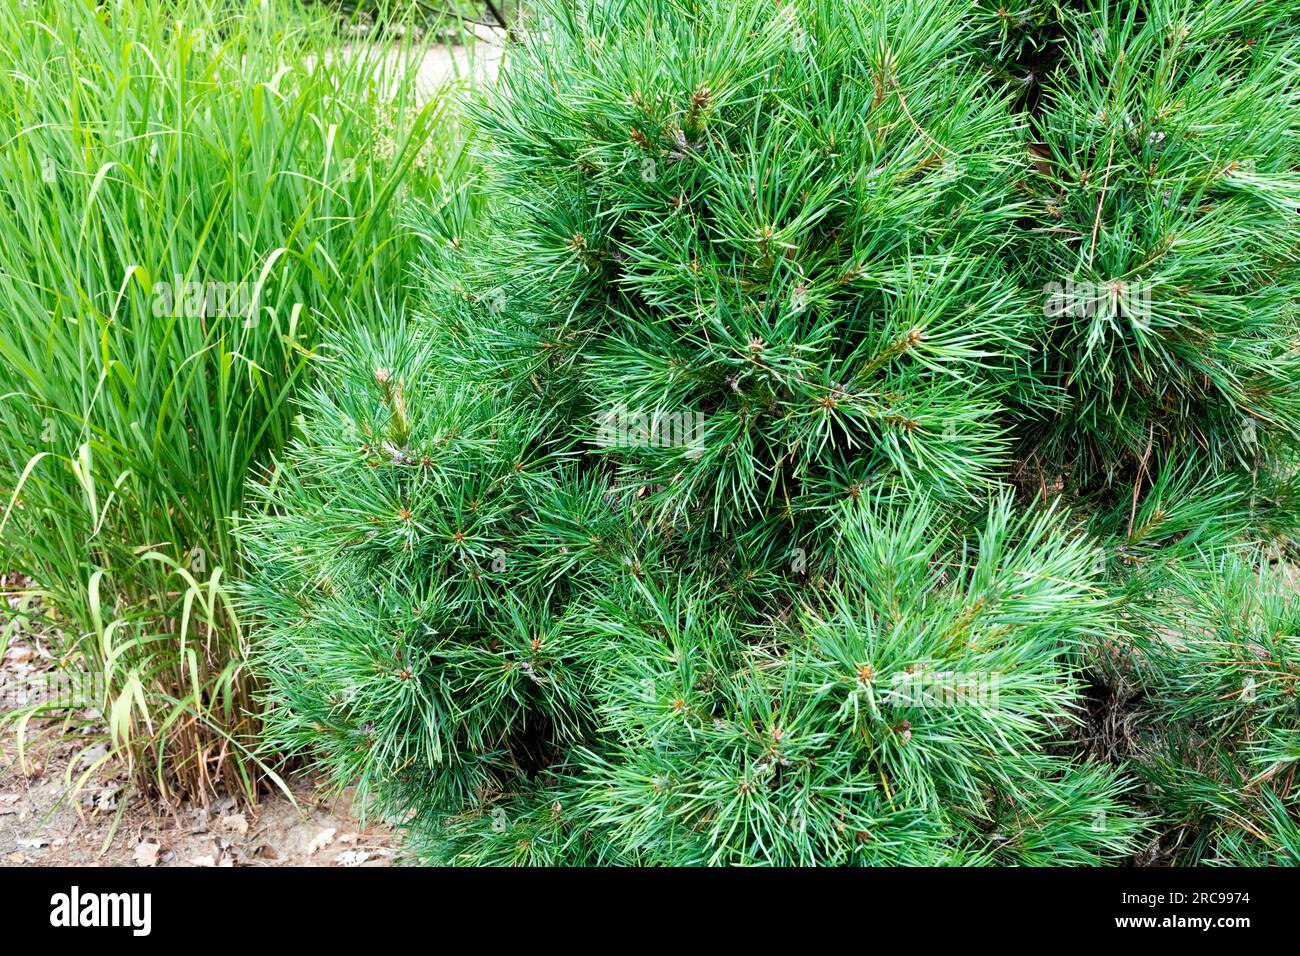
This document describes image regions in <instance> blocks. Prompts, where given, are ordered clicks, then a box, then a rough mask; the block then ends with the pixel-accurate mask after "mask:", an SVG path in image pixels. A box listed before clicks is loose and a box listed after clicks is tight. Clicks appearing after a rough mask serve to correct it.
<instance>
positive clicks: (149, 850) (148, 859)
mask: <svg viewBox="0 0 1300 956" xmlns="http://www.w3.org/2000/svg"><path fill="white" fill-rule="evenodd" d="M161 849H162V846H161V845H159V844H157V843H150V842H149V841H147V840H146V841H145V842H144V843H137V844H136V845H135V862H136V865H137V866H157V865H158V851H159V850H161Z"/></svg>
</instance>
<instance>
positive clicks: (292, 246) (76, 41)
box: [0, 0, 454, 800]
mask: <svg viewBox="0 0 1300 956" xmlns="http://www.w3.org/2000/svg"><path fill="white" fill-rule="evenodd" d="M0 36H2V37H3V40H0V47H2V48H3V60H4V68H3V70H2V71H0V128H2V129H3V130H4V132H3V135H0V313H3V315H4V316H5V319H4V321H3V323H0V569H3V571H5V572H17V573H20V574H22V575H24V576H25V577H26V578H27V579H28V580H29V581H30V582H31V584H30V587H31V588H32V589H33V590H35V591H36V592H37V593H38V594H39V597H40V600H39V601H37V602H34V603H30V604H29V605H28V606H29V607H33V608H38V609H40V610H41V612H42V614H43V618H42V620H41V621H40V622H39V624H38V626H40V627H42V628H43V629H44V630H46V631H48V632H50V633H51V635H52V639H53V643H54V646H55V648H56V651H57V654H58V657H59V660H60V664H61V665H62V666H63V667H64V668H66V669H67V670H68V671H69V672H70V674H72V675H74V676H75V675H77V674H85V675H88V684H89V685H90V686H92V687H93V688H94V689H95V693H94V694H92V695H91V699H90V700H88V701H84V703H89V704H91V705H93V706H94V707H95V708H96V709H97V710H99V711H100V713H101V714H102V716H103V718H104V720H105V721H106V722H107V724H108V732H107V735H106V736H107V737H108V738H109V739H108V742H109V743H111V744H113V747H112V751H113V752H115V753H117V752H123V753H125V754H126V755H127V756H128V757H129V759H130V761H131V762H132V764H133V766H134V768H135V770H136V771H137V779H141V778H142V779H143V780H144V781H146V782H147V783H148V785H149V786H150V787H151V788H152V789H153V790H154V791H155V792H157V793H158V794H160V795H162V796H163V797H164V798H166V799H169V800H170V799H179V798H182V797H184V796H193V797H196V798H206V796H207V795H209V794H211V793H213V792H223V791H224V792H230V791H235V792H239V793H242V794H243V795H244V796H247V797H250V798H251V797H253V796H254V795H255V792H256V789H257V786H258V780H259V778H260V776H261V768H260V767H259V766H258V763H257V760H256V759H255V758H254V757H253V756H252V755H251V751H252V743H251V742H250V740H249V737H250V736H251V735H252V734H253V733H254V732H255V731H256V728H257V722H256V718H255V715H254V713H253V709H252V706H251V701H252V696H251V680H252V675H251V674H250V672H249V670H248V668H247V667H246V664H245V660H244V654H245V650H246V632H245V631H244V630H243V625H242V621H241V619H240V617H239V615H238V614H237V613H236V612H235V610H234V609H233V607H232V605H231V603H230V601H229V592H228V590H227V589H228V585H229V582H230V581H231V579H232V577H235V576H237V575H238V574H239V573H240V571H241V565H240V562H239V559H238V556H237V554H236V549H235V543H234V541H233V539H232V538H231V535H230V518H231V517H232V516H233V515H234V514H236V513H237V512H238V511H239V509H240V508H241V506H242V501H243V497H244V494H245V483H246V481H247V480H248V476H249V473H250V469H252V467H253V466H254V465H256V464H260V463H265V462H266V461H268V460H269V458H270V456H271V455H272V454H273V453H276V452H278V451H279V450H280V449H281V448H282V447H283V445H284V443H285V441H286V440H287V438H288V436H289V434H290V432H291V429H292V425H291V405H290V403H289V402H288V401H287V398H288V396H289V395H291V394H292V393H293V391H294V389H295V388H297V387H298V383H299V381H300V380H301V378H302V377H303V373H304V371H305V370H306V369H307V368H308V366H309V365H310V363H311V362H312V361H313V360H314V359H315V358H316V357H317V352H316V349H317V346H318V345H319V343H320V341H321V338H322V335H323V334H324V331H325V330H326V329H328V328H329V327H331V326H332V325H333V324H335V322H336V321H337V319H338V316H339V315H341V314H347V315H348V316H349V317H350V316H352V315H354V314H361V313H364V312H365V311H367V310H370V309H375V308H376V307H377V303H381V302H391V301H392V300H393V299H394V298H400V296H401V294H402V290H403V281H402V279H403V264H404V260H405V259H406V257H407V256H408V255H409V254H410V253H411V251H412V250H413V249H414V248H415V244H414V242H413V240H412V238H411V233H410V231H409V230H408V229H406V228H405V227H403V226H401V225H400V224H399V222H398V218H397V211H396V208H395V206H396V204H397V202H398V197H399V196H400V194H401V192H402V191H403V190H405V189H407V188H408V186H413V193H414V194H415V195H419V194H421V193H425V192H434V193H436V192H437V191H438V190H439V189H440V188H441V187H440V185H439V182H438V176H439V175H440V174H441V173H442V172H443V171H444V158H445V157H448V156H451V155H453V153H454V150H453V149H452V136H451V128H452V127H451V126H450V125H449V123H447V122H446V121H445V109H444V107H443V105H442V100H441V99H438V100H435V101H433V102H429V103H422V102H418V101H417V99H416V86H415V71H414V70H413V69H409V68H408V67H409V66H410V64H411V63H412V62H413V60H414V58H415V57H416V56H417V55H418V51H417V50H415V49H407V48H402V49H398V48H392V49H388V48H386V47H381V46H373V47H367V48H364V49H356V50H354V51H352V53H351V54H350V55H349V56H348V57H341V56H339V55H338V53H337V49H336V47H337V44H338V43H339V42H340V41H341V38H342V36H343V31H342V28H341V25H340V24H339V22H338V21H337V19H336V18H335V17H334V16H333V15H332V14H330V13H328V12H327V11H323V10H321V11H316V12H311V13H309V12H305V11H303V10H301V9H299V8H297V7H296V6H295V5H294V4H271V3H249V4H243V3H234V4H232V3H229V2H225V0H221V2H211V0H168V2H160V3H152V2H145V0H120V2H116V0H115V2H113V3H101V4H94V3H89V2H86V0H66V2H65V0H56V2H35V0H34V2H30V3H7V4H5V5H4V6H3V9H0ZM394 115H400V116H402V117H404V119H403V120H402V121H401V124H400V126H401V128H400V129H399V130H397V131H396V132H394V131H393V130H392V129H390V128H389V127H390V123H389V119H390V117H392V116H394ZM420 167H423V171H422V173H421V175H420V176H419V177H418V178H417V179H412V177H411V176H410V173H411V172H412V170H413V169H415V168H420ZM349 321H351V319H350V318H349ZM82 702H83V701H78V703H82ZM68 703H69V701H68V700H67V699H65V698H64V697H62V696H60V697H58V698H57V699H47V698H41V699H39V700H34V701H33V703H32V704H31V705H30V706H28V707H25V708H23V709H21V710H19V711H17V712H13V713H9V714H6V715H4V717H5V723H6V729H10V728H13V729H16V731H17V733H18V736H19V740H20V748H21V746H22V743H21V741H22V738H23V737H24V735H25V734H26V733H27V732H29V730H30V729H31V728H33V727H35V726H37V724H32V723H30V721H31V720H32V718H39V717H42V716H46V715H55V716H59V715H61V714H63V713H64V712H65V711H66V707H67V704H68ZM98 726H99V729H101V730H102V723H100V724H99V725H98ZM87 729H88V730H89V729H90V728H87ZM100 742H101V741H100V739H99V738H98V736H95V737H88V738H87V744H86V746H87V750H92V749H95V748H98V746H99V743H100ZM99 752H100V753H102V752H103V751H102V750H100V751H99ZM93 759H95V758H92V760H93ZM104 759H108V758H107V757H105V758H104ZM91 769H92V770H93V769H94V768H93V767H92V768H91ZM88 773H89V771H88Z"/></svg>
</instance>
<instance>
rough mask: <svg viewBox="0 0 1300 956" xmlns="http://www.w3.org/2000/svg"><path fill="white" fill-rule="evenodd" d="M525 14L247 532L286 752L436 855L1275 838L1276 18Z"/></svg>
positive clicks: (657, 5) (697, 854)
mask: <svg viewBox="0 0 1300 956" xmlns="http://www.w3.org/2000/svg"><path fill="white" fill-rule="evenodd" d="M540 6H541V12H540V13H539V14H538V17H537V20H536V21H535V22H533V23H531V24H530V26H529V28H528V29H525V30H521V31H520V33H519V37H518V40H517V42H516V43H515V45H514V46H513V47H512V51H511V55H510V56H509V57H508V58H507V61H506V63H505V65H504V67H503V71H502V74H501V77H500V80H499V83H498V86H497V88H496V90H494V91H493V94H492V95H491V96H490V98H489V99H488V100H487V101H486V102H485V103H482V104H480V105H479V106H478V107H477V108H476V109H475V110H474V114H475V115H474V120H475V130H474V136H475V139H476V141H477V143H478V144H479V147H480V153H481V158H482V161H483V163H484V176H483V178H482V180H481V181H480V182H477V183H475V184H473V185H472V186H467V195H471V194H472V195H473V201H475V202H479V201H482V202H484V203H485V204H486V206H487V209H488V210H489V214H488V215H486V216H479V217H475V218H474V223H475V224H474V225H472V226H470V225H467V220H466V218H465V217H463V216H462V215H461V214H460V211H459V210H460V207H459V205H449V206H445V207H443V208H439V209H432V210H427V211H426V212H425V213H424V214H423V216H422V222H423V231H424V236H425V238H426V240H427V242H426V248H425V254H424V256H423V258H422V261H421V262H420V263H419V264H418V267H417V270H416V271H417V275H418V277H419V280H420V282H421V284H422V286H423V287H424V288H425V289H426V291H427V297H426V308H425V312H424V314H421V315H418V316H413V317H411V318H410V319H408V320H404V321H400V322H395V323H394V325H393V328H392V329H391V330H390V331H388V332H386V333H384V334H383V335H374V334H361V333H358V334H355V335H353V336H351V337H348V338H346V339H342V340H339V341H338V343H337V346H338V347H337V349H336V350H335V352H336V355H337V360H336V367H335V374H334V375H331V376H327V377H326V378H325V379H323V380H322V381H321V382H320V383H318V385H317V386H316V389H315V391H314V392H313V393H312V394H311V395H310V396H309V398H308V400H307V401H306V402H305V406H304V409H303V428H302V431H301V435H300V437H299V438H298V440H297V441H296V442H295V443H294V445H293V447H292V449H291V451H290V453H289V455H288V457H287V459H286V461H285V462H284V463H283V466H282V467H281V468H279V469H277V470H276V471H275V473H274V474H273V475H271V476H269V477H268V480H267V482H266V483H265V486H264V487H263V489H262V494H263V495H264V497H265V504H266V507H265V508H264V509H263V512H262V514H261V516H259V517H258V518H257V519H256V520H253V521H250V522H248V523H246V524H245V526H244V527H243V529H242V533H243V536H244V539H245V543H246V547H247V549H248V551H249V554H250V555H251V561H252V563H253V564H255V565H256V566H258V567H259V568H260V569H261V573H260V574H259V575H258V576H256V577H255V578H254V579H253V580H252V582H251V583H250V584H249V586H248V587H247V588H246V589H245V601H246V603H247V605H248V606H249V608H250V610H251V611H252V612H253V613H254V614H255V615H256V617H257V620H258V621H259V622H260V623H259V635H260V637H259V646H260V655H261V662H262V668H263V670H264V671H265V673H266V674H267V676H268V678H269V680H268V687H269V691H268V697H267V705H268V710H269V713H270V714H271V721H272V724H271V726H272V735H271V737H272V741H273V743H275V744H276V745H278V746H280V747H282V748H284V749H286V750H288V751H289V752H291V753H295V754H303V755H306V756H309V757H310V758H312V759H314V760H315V761H316V762H317V763H318V764H319V765H320V766H321V767H322V768H323V769H324V770H325V771H326V772H327V773H328V775H329V776H330V778H331V779H332V780H333V781H334V782H335V783H336V784H338V785H339V786H344V785H347V784H350V783H353V782H358V781H359V782H360V783H361V784H362V788H363V791H364V793H365V794H366V795H367V796H368V797H371V798H373V801H374V805H375V806H376V807H377V808H378V810H379V811H380V812H382V813H384V814H387V815H389V816H392V817H394V818H397V819H400V820H402V821H403V822H405V823H406V824H407V826H408V827H409V830H410V833H411V836H412V848H413V852H414V853H415V854H416V855H417V856H419V857H421V858H424V859H429V860H433V861H439V862H454V863H460V864H485V863H492V864H497V863H526V864H609V863H627V864H668V865H686V864H754V863H768V864H885V865H898V864H1076V865H1077V864H1099V863H1106V862H1119V861H1123V860H1126V859H1130V858H1133V857H1134V855H1137V858H1138V859H1144V858H1145V859H1150V860H1153V861H1155V860H1167V859H1171V858H1177V859H1179V860H1182V861H1207V862H1256V861H1260V862H1262V861H1269V862H1276V861H1282V860H1287V859H1292V860H1293V859H1294V857H1295V851H1296V846H1297V839H1296V832H1297V823H1296V819H1297V806H1296V803H1297V801H1296V798H1295V797H1294V796H1292V794H1291V777H1292V775H1293V771H1294V766H1295V761H1296V760H1297V758H1300V752H1297V751H1296V747H1295V740H1296V739H1297V730H1300V728H1298V727H1297V711H1296V703H1295V686H1296V681H1297V679H1298V678H1300V672H1297V671H1296V669H1295V663H1294V661H1295V658H1296V653H1297V645H1296V637H1295V636H1294V628H1293V627H1291V626H1290V621H1291V620H1292V619H1293V616H1294V614H1295V611H1294V606H1295V605H1294V602H1293V601H1291V600H1290V598H1289V594H1288V585H1287V582H1286V581H1285V580H1284V579H1283V577H1284V576H1283V573H1282V571H1281V569H1280V567H1279V565H1281V564H1282V563H1283V562H1284V560H1285V558H1286V557H1287V555H1288V554H1289V550H1290V543H1289V542H1290V540H1291V537H1292V535H1293V531H1294V527H1295V516H1296V509H1295V505H1294V503H1293V502H1294V501H1295V500H1296V497H1295V495H1294V493H1293V492H1292V490H1291V486H1292V483H1293V481H1294V479H1293V477H1292V474H1293V468H1292V467H1291V466H1290V464H1289V462H1290V460H1291V455H1292V443H1293V438H1294V436H1295V434H1296V428H1295V425H1296V419H1295V416H1294V414H1293V412H1292V401H1293V400H1292V398H1291V394H1292V393H1293V392H1294V388H1293V385H1294V384H1295V379H1296V373H1295V367H1294V355H1293V347H1292V346H1291V344H1290V343H1291V342H1292V341H1293V340H1294V336H1295V330H1294V328H1293V325H1294V317H1295V312H1294V309H1295V301H1296V295H1295V292H1296V290H1295V287H1294V282H1295V277H1296V273H1295V268H1294V265H1295V252H1296V244H1295V231H1294V230H1295V219H1294V217H1295V214H1296V196H1295V188H1296V186H1297V182H1298V181H1297V175H1296V172H1295V170H1296V167H1297V163H1296V156H1295V148H1296V137H1295V135H1294V133H1295V129H1294V123H1295V118H1296V115H1297V114H1296V110H1295V106H1296V103H1295V95H1296V86H1295V64H1294V56H1293V53H1294V49H1293V48H1288V46H1287V42H1286V41H1287V37H1288V36H1290V35H1292V34H1291V33H1289V32H1288V31H1290V30H1291V27H1292V26H1293V25H1292V24H1289V23H1288V21H1287V17H1288V16H1289V13H1288V11H1287V8H1286V7H1285V5H1283V4H1280V3H1279V4H1267V3H1265V4H1244V3H1238V2H1233V0H1223V2H1211V3H1207V4H1199V5H1197V4H1190V3H1189V4H1177V3H1164V2H1160V3H1153V4H1150V5H1144V8H1143V10H1142V11H1138V12H1133V10H1132V9H1131V5H1123V8H1122V9H1115V8H1112V7H1111V6H1110V5H1109V4H1108V3H1106V2H1105V0H1101V2H1096V3H1079V4H1077V5H1076V6H1077V7H1078V9H1073V8H1064V7H1063V5H1049V4H1043V5H1040V6H1036V7H1035V13H1034V14H1033V16H1026V17H1025V18H1024V19H1023V20H1018V21H1017V23H1016V24H1014V25H1013V26H1015V30H1016V31H1018V32H1016V33H1015V35H1014V36H1012V34H1011V33H1008V32H1007V30H1006V29H1004V27H1005V26H1006V25H1005V23H1004V24H1003V25H1002V26H999V24H998V22H997V19H998V15H992V14H991V12H990V10H989V9H988V8H987V6H986V5H983V4H971V3H965V2H959V0H880V2H876V3H843V2H831V0H800V2H794V3H786V4H774V3H770V2H763V0H729V2H721V0H708V2H700V0H691V2H685V0H683V2H676V0H654V2H651V0H587V2H580V3H571V2H566V3H561V2H558V0H557V2H553V3H542V4H541V5H540ZM991 16H992V17H993V18H992V19H990V18H991ZM1002 20H1005V17H1003V18H1002ZM1292 46H1293V45H1292ZM1031 62H1032V71H1033V80H1032V85H1034V86H1035V87H1038V89H1037V90H1036V91H1034V92H1033V93H1032V94H1031V95H1026V89H1027V87H1026V84H1025V83H1024V82H1022V81H1021V80H1019V79H1017V77H1018V76H1021V75H1022V74H1021V71H1022V70H1023V69H1024V68H1025V66H1026V64H1027V63H1031ZM1099 112H1100V113H1105V116H1103V117H1099V115H1098V114H1099ZM1234 161H1235V162H1236V165H1235V166H1234V165H1232V164H1233V162H1234ZM1229 167H1231V168H1229ZM1067 280H1068V284H1067ZM1148 280H1149V281H1150V282H1151V284H1152V289H1153V291H1152V294H1151V296H1150V297H1149V299H1148V298H1143V297H1142V296H1136V297H1135V296H1134V295H1130V294H1129V290H1128V288H1127V287H1123V288H1121V289H1118V290H1116V291H1115V292H1114V295H1111V294H1110V292H1109V291H1106V290H1109V289H1110V288H1111V284H1113V283H1129V284H1131V285H1133V286H1139V285H1141V284H1143V283H1145V282H1147V281H1148ZM1142 288H1143V290H1145V286H1144V285H1143V286H1142ZM1080 289H1083V290H1084V291H1083V292H1080V291H1079V290H1080ZM1096 289H1101V290H1103V292H1104V294H1103V295H1101V296H1100V298H1101V299H1102V300H1104V301H1101V302H1100V303H1099V302H1098V301H1097V298H1098V297H1097V296H1095V295H1093V291H1094V290H1096ZM1121 293H1122V294H1121ZM1080 303H1083V306H1082V307H1077V306H1079V305H1080ZM1135 303H1136V305H1135ZM1248 423H1249V424H1248Z"/></svg>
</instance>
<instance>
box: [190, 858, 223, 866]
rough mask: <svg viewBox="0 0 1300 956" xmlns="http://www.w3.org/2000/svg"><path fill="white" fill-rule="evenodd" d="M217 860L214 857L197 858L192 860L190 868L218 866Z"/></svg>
mask: <svg viewBox="0 0 1300 956" xmlns="http://www.w3.org/2000/svg"><path fill="white" fill-rule="evenodd" d="M216 865H217V859H216V857H213V856H196V857H194V859H192V860H190V866H216Z"/></svg>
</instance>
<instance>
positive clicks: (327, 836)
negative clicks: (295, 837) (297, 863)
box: [307, 827, 338, 856]
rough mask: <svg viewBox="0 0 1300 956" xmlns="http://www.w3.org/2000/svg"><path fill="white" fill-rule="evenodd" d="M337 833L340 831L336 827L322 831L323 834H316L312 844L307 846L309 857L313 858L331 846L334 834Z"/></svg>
mask: <svg viewBox="0 0 1300 956" xmlns="http://www.w3.org/2000/svg"><path fill="white" fill-rule="evenodd" d="M337 832H338V830H337V829H336V828H335V827H329V828H327V829H325V830H321V832H320V833H318V834H316V836H315V838H314V839H313V840H312V841H311V842H310V843H308V844H307V855H308V856H313V855H315V854H316V853H317V852H319V851H320V850H323V849H325V847H327V846H329V845H330V841H331V840H333V839H334V834H335V833H337Z"/></svg>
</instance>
